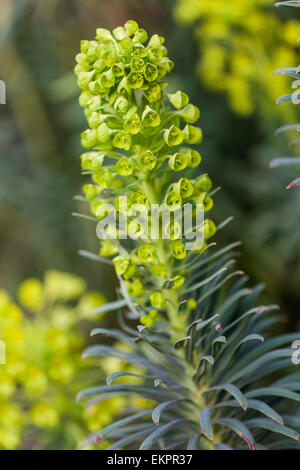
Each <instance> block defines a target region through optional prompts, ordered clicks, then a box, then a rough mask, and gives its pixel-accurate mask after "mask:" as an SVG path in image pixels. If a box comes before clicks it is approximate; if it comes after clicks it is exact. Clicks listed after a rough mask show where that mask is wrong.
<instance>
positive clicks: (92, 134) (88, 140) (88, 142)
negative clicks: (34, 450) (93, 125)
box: [81, 129, 97, 149]
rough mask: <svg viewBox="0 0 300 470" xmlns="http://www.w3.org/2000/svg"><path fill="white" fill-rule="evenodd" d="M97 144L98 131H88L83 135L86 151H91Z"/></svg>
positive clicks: (82, 140) (82, 139)
mask: <svg viewBox="0 0 300 470" xmlns="http://www.w3.org/2000/svg"><path fill="white" fill-rule="evenodd" d="M96 143H97V133H96V129H87V130H86V131H84V132H82V134H81V145H82V146H83V147H84V148H86V149H91V148H92V147H94V146H95V145H96Z"/></svg>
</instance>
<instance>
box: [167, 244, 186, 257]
mask: <svg viewBox="0 0 300 470" xmlns="http://www.w3.org/2000/svg"><path fill="white" fill-rule="evenodd" d="M170 250H171V254H172V256H174V258H176V259H179V260H182V259H184V258H185V257H186V248H185V246H184V244H183V243H182V242H181V241H180V240H174V241H172V242H171V243H170Z"/></svg>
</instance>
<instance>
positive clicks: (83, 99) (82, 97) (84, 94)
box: [79, 91, 93, 108]
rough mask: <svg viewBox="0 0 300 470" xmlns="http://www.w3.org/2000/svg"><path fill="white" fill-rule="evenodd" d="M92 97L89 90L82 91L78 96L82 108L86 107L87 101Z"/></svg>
mask: <svg viewBox="0 0 300 470" xmlns="http://www.w3.org/2000/svg"><path fill="white" fill-rule="evenodd" d="M92 98H93V94H92V93H91V92H90V91H83V92H82V93H81V95H80V96H79V104H80V106H82V107H83V108H86V107H87V105H88V103H89V101H90V100H91V99H92Z"/></svg>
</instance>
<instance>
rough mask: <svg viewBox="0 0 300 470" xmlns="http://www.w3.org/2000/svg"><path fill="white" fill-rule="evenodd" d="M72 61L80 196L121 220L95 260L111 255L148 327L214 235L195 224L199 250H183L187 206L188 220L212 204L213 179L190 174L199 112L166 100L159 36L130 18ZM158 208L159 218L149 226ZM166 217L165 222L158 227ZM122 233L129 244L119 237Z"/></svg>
mask: <svg viewBox="0 0 300 470" xmlns="http://www.w3.org/2000/svg"><path fill="white" fill-rule="evenodd" d="M76 61H77V65H76V67H75V73H76V75H77V78H78V85H79V87H80V88H81V89H82V93H81V95H80V98H79V102H80V104H81V106H83V107H84V109H85V115H86V118H87V121H88V124H89V128H88V129H87V130H85V131H84V132H83V133H82V136H81V138H82V145H83V147H85V148H86V149H87V152H85V153H84V154H83V155H82V156H81V163H82V169H83V173H84V174H86V175H89V176H90V178H91V181H90V182H88V183H87V184H85V185H84V186H83V192H84V194H85V199H86V200H87V201H88V202H89V204H90V208H91V212H92V214H93V215H94V216H95V218H97V219H98V220H100V221H101V220H103V219H104V218H107V216H108V215H109V214H111V213H112V212H114V214H115V217H116V219H117V220H118V221H119V222H121V221H124V215H126V219H125V222H124V223H123V225H122V224H121V223H120V224H119V226H118V228H117V229H116V228H115V226H112V224H109V223H108V225H107V227H106V232H107V235H108V236H107V237H106V238H105V239H104V240H103V241H102V242H101V246H100V253H99V254H100V255H101V256H114V258H113V263H114V266H115V269H116V273H117V275H118V276H121V277H122V278H123V279H124V280H125V286H126V288H127V290H128V292H129V295H130V296H132V297H135V298H137V299H138V303H139V304H140V305H143V307H144V308H143V311H144V314H143V317H142V322H144V323H145V324H147V325H148V326H149V325H151V324H153V323H155V322H156V321H157V319H159V318H161V314H162V313H163V309H164V307H166V308H165V310H167V311H168V313H169V314H170V311H171V310H172V311H173V312H175V311H177V307H178V303H179V301H180V293H181V292H182V290H183V287H184V283H185V278H186V275H187V265H188V262H189V261H190V260H189V258H190V256H191V255H192V254H193V255H194V254H195V253H198V254H201V253H202V252H203V251H204V250H205V249H206V247H207V242H206V240H207V239H208V238H210V237H211V236H213V235H214V233H215V231H216V227H215V225H214V223H213V221H211V220H210V219H206V218H205V219H204V220H203V221H202V223H201V224H199V225H197V224H196V223H194V224H193V225H192V226H191V227H190V231H193V233H196V232H197V234H198V235H200V236H201V237H202V243H201V244H197V243H195V244H194V245H193V246H192V248H189V249H187V238H188V237H187V236H186V233H184V234H183V233H182V230H181V229H180V226H181V225H180V221H178V213H180V211H182V209H183V207H184V206H185V205H186V204H187V203H189V206H190V210H191V212H192V214H193V215H195V212H196V206H197V205H201V206H203V210H204V211H205V212H207V211H208V210H210V209H211V207H212V205H213V201H212V198H211V197H210V191H211V187H212V182H211V180H210V178H209V177H208V176H207V175H206V174H202V175H199V174H198V175H197V174H196V175H195V172H194V169H195V168H197V167H198V166H199V165H200V163H201V155H200V153H199V152H198V151H197V150H196V149H195V148H193V147H191V146H194V145H197V144H199V143H201V141H202V131H201V129H200V128H199V127H197V126H196V125H195V123H196V121H197V120H198V118H199V116H200V111H199V109H198V108H197V107H196V106H194V105H193V104H191V103H190V102H189V97H188V95H187V94H186V93H184V92H182V91H175V92H173V93H166V91H165V89H166V86H167V83H166V82H165V81H164V78H165V76H166V74H167V73H169V72H170V71H171V70H172V68H173V65H174V64H173V62H172V61H171V60H170V59H169V58H168V55H167V49H166V47H165V46H164V38H162V37H160V36H158V35H157V34H156V35H153V36H152V37H151V38H150V39H149V40H148V34H147V32H146V31H145V30H144V29H141V28H139V26H138V24H137V23H136V22H135V21H127V22H126V24H125V25H124V26H123V27H118V28H116V29H114V30H113V31H112V33H111V32H110V31H108V30H106V29H102V28H99V29H97V31H96V38H95V40H92V41H86V40H84V41H82V43H81V52H80V53H79V54H78V55H77V56H76ZM154 205H158V206H159V208H160V210H161V212H162V213H161V212H159V214H158V215H157V217H156V220H155V221H154V218H153V217H151V218H150V223H149V222H148V219H149V217H147V216H149V214H150V213H151V210H152V208H153V206H154ZM137 212H138V213H139V217H136V215H137ZM166 214H167V215H168V217H169V219H168V220H169V222H168V223H167V224H165V225H164V226H163V228H162V227H161V225H162V224H161V218H162V216H163V215H166ZM143 217H144V218H145V219H147V222H146V223H143V221H142V220H141V219H143ZM156 222H159V223H158V224H156ZM124 224H125V226H124ZM156 225H157V226H156ZM124 231H126V233H128V234H129V235H130V240H123V239H124V237H123V235H124ZM153 309H154V310H153ZM145 312H146V315H145Z"/></svg>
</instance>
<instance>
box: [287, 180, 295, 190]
mask: <svg viewBox="0 0 300 470" xmlns="http://www.w3.org/2000/svg"><path fill="white" fill-rule="evenodd" d="M296 186H297V184H296V183H295V181H292V182H291V183H290V184H289V185H288V186H287V187H286V189H291V188H295V187H296Z"/></svg>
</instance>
